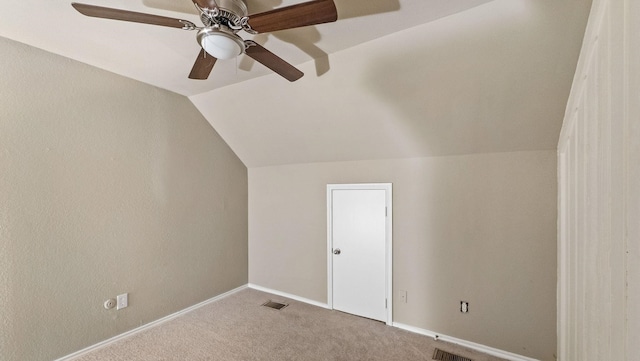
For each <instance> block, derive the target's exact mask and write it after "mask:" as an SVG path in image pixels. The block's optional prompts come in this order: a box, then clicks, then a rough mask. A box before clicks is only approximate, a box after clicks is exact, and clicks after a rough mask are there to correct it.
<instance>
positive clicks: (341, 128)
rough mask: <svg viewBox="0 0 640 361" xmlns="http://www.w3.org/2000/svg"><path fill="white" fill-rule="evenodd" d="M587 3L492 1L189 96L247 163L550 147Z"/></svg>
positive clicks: (554, 140)
mask: <svg viewBox="0 0 640 361" xmlns="http://www.w3.org/2000/svg"><path fill="white" fill-rule="evenodd" d="M590 4H591V0H543V1H538V0H536V1H530V0H495V1H491V2H488V3H485V4H483V5H481V6H477V7H475V8H473V9H469V10H466V11H462V12H459V13H457V14H454V15H451V16H448V17H444V18H442V19H438V20H436V21H433V22H430V23H427V24H423V25H420V26H416V27H413V28H410V29H407V30H404V31H401V32H397V33H392V34H389V35H388V36H385V37H382V38H379V39H376V40H373V41H370V42H367V43H364V44H362V45H359V46H356V47H352V48H349V49H346V50H344V51H340V52H337V53H333V54H331V56H330V57H329V58H328V59H327V60H326V61H327V62H328V64H327V66H326V67H325V69H324V72H320V73H319V72H318V71H317V70H318V69H317V67H316V66H317V65H318V64H317V63H316V64H314V63H307V64H303V65H302V66H300V68H301V70H302V71H304V72H305V76H304V77H303V78H302V79H300V80H299V81H296V82H295V83H289V82H287V81H286V80H284V79H282V78H280V77H279V76H277V75H272V76H266V77H261V78H257V79H252V80H250V81H246V82H242V83H238V84H234V85H232V86H227V87H224V88H223V89H218V90H214V91H211V92H207V93H203V94H199V95H194V96H191V97H190V99H191V100H192V101H193V102H194V104H195V105H196V106H197V107H198V109H200V111H201V112H202V113H203V114H204V115H205V117H207V119H208V120H209V121H210V122H211V123H212V124H213V126H214V128H215V129H216V130H217V131H218V132H220V134H221V135H222V137H223V138H224V139H225V140H226V141H227V142H228V143H229V145H230V146H231V148H232V149H233V150H234V151H235V152H236V154H238V156H239V157H240V159H242V161H243V162H244V163H245V164H246V165H247V166H248V167H250V168H251V167H263V166H273V165H283V164H302V163H312V162H336V161H351V160H372V159H389V158H409V157H426V156H442V155H459V154H472V153H495V152H509V151H530V150H542V149H546V150H552V149H555V148H556V145H557V142H558V134H559V131H560V125H561V122H562V117H563V114H564V108H565V105H566V102H567V97H568V96H569V89H570V88H571V80H572V77H573V73H574V70H575V66H576V62H577V59H578V53H579V51H580V44H581V41H582V37H583V34H584V28H585V25H586V20H587V16H588V12H589V5H590ZM383 27H384V26H383ZM259 66H260V65H259V64H256V65H255V67H259ZM327 68H328V69H329V70H328V71H327ZM318 74H320V75H318ZM239 101H242V103H241V104H242V105H238V106H232V104H239Z"/></svg>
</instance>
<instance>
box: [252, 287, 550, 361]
mask: <svg viewBox="0 0 640 361" xmlns="http://www.w3.org/2000/svg"><path fill="white" fill-rule="evenodd" d="M248 287H249V288H252V289H254V290H258V291H262V292H266V293H271V294H274V295H278V296H281V297H286V298H289V299H292V300H296V301H300V302H304V303H308V304H311V305H314V306H318V307H322V308H327V309H329V305H327V304H326V303H321V302H318V301H314V300H310V299H308V298H304V297H300V296H296V295H292V294H290V293H286V292H281V291H278V290H273V289H270V288H267V287H262V286H258V285H254V284H252V283H249V284H248ZM391 325H392V326H393V327H397V328H400V329H403V330H406V331H409V332H413V333H417V334H420V335H424V336H428V337H432V338H434V339H435V340H442V341H445V342H449V343H453V344H456V345H460V346H462V347H466V348H470V349H472V350H476V351H479V352H482V353H485V354H487V355H492V356H496V357H500V358H503V359H506V360H510V361H539V360H536V359H533V358H530V357H526V356H522V355H518V354H515V353H512V352H508V351H504V350H500V349H497V348H493V347H489V346H485V345H481V344H479V343H475V342H471V341H466V340H461V339H459V338H455V337H451V336H447V335H443V334H439V333H437V332H433V331H429V330H425V329H422V328H418V327H414V326H409V325H405V324H402V323H398V322H393V323H392V324H391Z"/></svg>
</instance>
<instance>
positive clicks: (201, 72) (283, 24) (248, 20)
mask: <svg viewBox="0 0 640 361" xmlns="http://www.w3.org/2000/svg"><path fill="white" fill-rule="evenodd" d="M192 1H193V4H194V5H195V7H196V8H197V9H198V11H199V12H200V20H201V21H202V23H203V24H204V26H203V27H200V26H196V25H195V24H194V23H192V22H190V21H187V20H181V19H175V18H170V17H165V16H158V15H152V14H145V13H139V12H134V11H127V10H120V9H113V8H107V7H102V6H95V5H87V4H80V3H71V6H73V7H74V8H75V9H76V10H78V11H79V12H80V13H82V14H84V15H86V16H92V17H97V18H105V19H114V20H123V21H131V22H137V23H144V24H152V25H160V26H168V27H173V28H179V29H183V30H197V31H198V33H197V36H196V38H197V40H198V43H199V44H200V46H201V47H202V49H201V50H200V53H199V54H198V57H197V58H196V61H195V64H194V65H193V68H192V69H191V73H189V78H190V79H207V78H208V77H209V74H210V73H211V70H212V69H213V66H214V65H215V63H216V60H217V59H231V58H234V57H236V56H238V55H240V54H243V53H244V54H246V55H248V56H249V57H251V58H253V59H254V60H256V61H257V62H259V63H261V64H263V65H264V66H266V67H267V68H269V69H271V70H273V71H274V72H276V73H278V74H279V75H281V76H282V77H284V78H285V79H287V80H289V81H296V80H298V79H300V78H301V77H302V76H303V75H304V74H303V73H302V72H301V71H300V70H298V69H296V68H295V67H294V66H293V65H291V64H289V63H287V62H286V61H284V60H283V59H281V58H280V57H278V56H277V55H275V54H273V53H272V52H270V51H269V50H267V49H265V48H264V47H262V46H261V45H260V44H258V43H256V42H255V41H253V40H243V39H242V38H241V37H240V36H239V35H238V34H237V33H238V32H239V31H240V30H244V31H246V32H248V33H250V34H259V33H266V32H272V31H278V30H285V29H293V28H298V27H302V26H310V25H316V24H323V23H329V22H333V21H336V20H337V18H338V13H337V10H336V6H335V3H334V2H333V0H313V1H309V2H305V3H301V4H297V5H291V6H286V7H283V8H278V9H274V10H270V11H266V12H263V13H258V14H253V15H250V16H249V15H248V12H247V6H246V4H245V3H244V1H243V0H192Z"/></svg>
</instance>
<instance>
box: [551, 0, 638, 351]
mask: <svg viewBox="0 0 640 361" xmlns="http://www.w3.org/2000/svg"><path fill="white" fill-rule="evenodd" d="M638 18H640V4H639V2H638V1H636V0H594V2H593V9H592V12H591V16H590V18H589V25H588V27H587V32H586V34H585V40H584V44H583V49H582V52H581V55H580V61H579V63H578V68H577V70H576V76H575V79H574V83H573V87H572V89H571V97H570V99H569V102H568V104H567V112H566V116H565V120H564V124H563V128H562V134H561V136H560V142H559V144H558V159H559V162H558V163H559V171H558V173H559V175H560V177H559V183H560V185H559V190H560V197H559V200H560V203H559V220H560V222H559V237H558V238H559V248H558V251H559V252H558V253H559V262H560V268H559V270H558V278H559V287H558V296H559V300H558V336H559V341H558V346H559V347H558V350H559V355H558V356H559V360H562V361H592V360H593V361H595V360H598V361H599V360H620V361H632V360H634V361H635V360H638V359H640V343H638V340H640V311H639V310H638V303H640V223H639V222H638V219H640V182H639V180H640V121H639V119H640V70H638V69H639V68H638V64H639V63H640V37H638V34H639V33H640V23H639V22H638V21H637V19H638Z"/></svg>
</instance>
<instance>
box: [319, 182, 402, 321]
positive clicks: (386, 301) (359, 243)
mask: <svg viewBox="0 0 640 361" xmlns="http://www.w3.org/2000/svg"><path fill="white" fill-rule="evenodd" d="M391 191H392V186H391V184H388V183H384V184H343V185H340V184H335V185H334V184H331V185H328V186H327V226H328V227H327V240H328V242H327V243H328V247H327V251H328V267H327V268H328V287H327V289H328V304H329V307H330V308H332V309H336V310H339V311H344V312H348V313H351V314H355V315H358V316H363V317H367V318H371V319H375V320H380V321H383V322H386V323H387V324H389V325H390V324H391V323H392V312H391V310H392V305H391V294H392V285H391V280H392V278H391V270H392V267H391V260H392V258H391V250H392V247H391V234H392V233H391V223H392V222H391V220H392V214H391V210H392V209H391V199H392V194H391ZM338 249H339V250H340V251H339V254H334V252H335V253H338V251H337V250H338Z"/></svg>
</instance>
